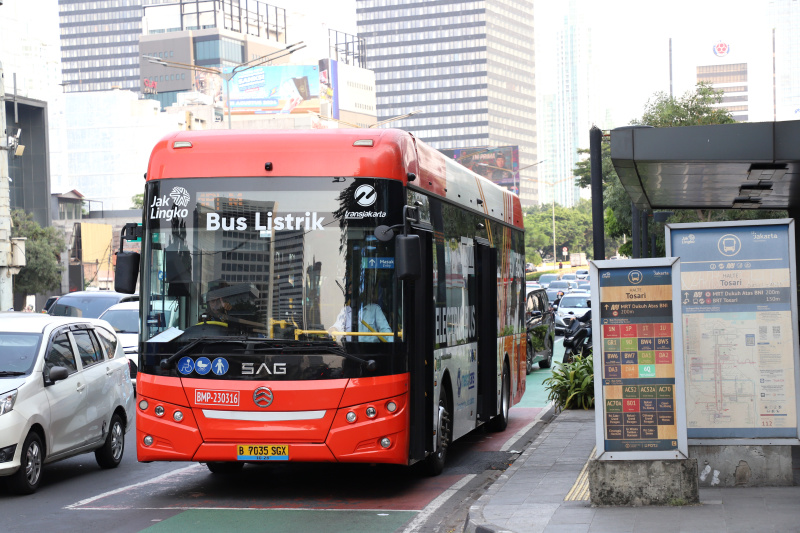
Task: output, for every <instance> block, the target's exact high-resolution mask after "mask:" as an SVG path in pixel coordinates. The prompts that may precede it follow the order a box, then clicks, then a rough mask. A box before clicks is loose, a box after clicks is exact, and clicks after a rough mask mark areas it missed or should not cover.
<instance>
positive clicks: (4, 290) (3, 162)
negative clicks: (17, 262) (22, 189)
mask: <svg viewBox="0 0 800 533" xmlns="http://www.w3.org/2000/svg"><path fill="white" fill-rule="evenodd" d="M5 96H6V88H5V83H4V78H3V63H2V62H0V133H2V136H1V137H0V311H7V310H8V309H11V308H12V307H13V306H14V287H13V284H12V281H13V278H12V277H11V265H10V256H11V199H10V193H9V180H8V155H9V153H10V144H9V142H8V131H7V129H6V101H5Z"/></svg>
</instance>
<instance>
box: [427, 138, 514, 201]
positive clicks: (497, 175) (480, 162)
mask: <svg viewBox="0 0 800 533" xmlns="http://www.w3.org/2000/svg"><path fill="white" fill-rule="evenodd" d="M441 152H442V153H443V154H444V155H446V156H447V157H451V158H453V159H455V160H456V161H457V162H458V163H460V164H462V165H463V166H465V167H467V168H468V169H470V170H471V171H473V172H475V173H476V174H480V175H481V176H483V177H484V178H488V179H490V180H492V181H493V182H494V183H496V184H497V185H500V186H501V187H503V188H505V189H508V190H510V191H511V192H513V193H514V194H519V147H518V146H500V147H497V148H463V149H458V150H441Z"/></svg>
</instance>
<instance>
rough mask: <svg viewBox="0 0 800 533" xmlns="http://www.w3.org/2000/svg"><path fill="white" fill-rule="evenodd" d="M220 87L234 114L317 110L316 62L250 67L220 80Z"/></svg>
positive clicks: (318, 89) (315, 111) (318, 106)
mask: <svg viewBox="0 0 800 533" xmlns="http://www.w3.org/2000/svg"><path fill="white" fill-rule="evenodd" d="M224 71H225V73H230V72H232V68H231V67H226V68H225V69H224ZM222 90H223V94H224V97H225V98H224V100H225V101H227V99H228V97H230V109H231V113H232V114H234V115H258V114H276V113H306V112H308V111H312V112H314V113H319V112H320V73H319V65H280V66H262V67H253V68H249V69H247V70H244V71H242V72H238V73H237V74H236V75H235V76H234V77H233V78H232V79H231V81H230V82H229V83H227V84H226V83H223V84H222ZM228 90H230V94H228Z"/></svg>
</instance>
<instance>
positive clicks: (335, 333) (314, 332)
mask: <svg viewBox="0 0 800 533" xmlns="http://www.w3.org/2000/svg"><path fill="white" fill-rule="evenodd" d="M373 331H375V330H373ZM300 335H330V336H331V337H342V336H346V337H349V336H351V335H352V336H353V337H378V338H379V339H380V340H381V341H383V342H389V341H387V340H386V339H384V338H383V337H391V336H392V335H394V333H392V332H388V333H380V332H377V331H375V333H371V332H369V331H336V330H333V331H328V330H326V329H296V330H294V340H296V341H297V340H300ZM400 337H401V338H402V334H401V335H400Z"/></svg>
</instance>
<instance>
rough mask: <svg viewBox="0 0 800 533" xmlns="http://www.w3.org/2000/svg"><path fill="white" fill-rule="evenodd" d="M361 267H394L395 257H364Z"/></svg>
mask: <svg viewBox="0 0 800 533" xmlns="http://www.w3.org/2000/svg"><path fill="white" fill-rule="evenodd" d="M361 268H389V269H391V268H394V257H362V258H361Z"/></svg>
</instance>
